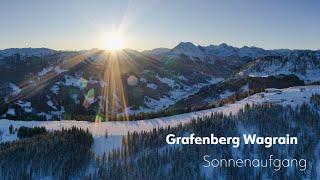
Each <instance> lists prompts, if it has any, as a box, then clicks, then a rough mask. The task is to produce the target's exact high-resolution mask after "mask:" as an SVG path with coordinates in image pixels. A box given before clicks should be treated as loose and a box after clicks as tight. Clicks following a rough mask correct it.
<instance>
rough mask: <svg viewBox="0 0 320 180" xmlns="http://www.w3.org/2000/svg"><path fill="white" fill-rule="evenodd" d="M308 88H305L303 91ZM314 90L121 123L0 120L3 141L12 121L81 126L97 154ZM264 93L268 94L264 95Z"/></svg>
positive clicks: (296, 101)
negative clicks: (139, 135) (133, 137)
mask: <svg viewBox="0 0 320 180" xmlns="http://www.w3.org/2000/svg"><path fill="white" fill-rule="evenodd" d="M302 88H305V90H304V91H301V89H302ZM314 93H320V86H303V87H292V88H287V89H282V90H281V93H280V94H279V93H276V92H270V93H266V92H263V93H258V94H255V95H252V96H249V97H247V98H245V99H243V100H241V101H237V102H235V103H234V104H226V105H224V106H222V107H219V108H212V109H207V110H202V111H197V112H191V113H185V114H179V115H175V116H170V117H163V118H155V119H149V120H139V121H117V122H100V123H92V122H86V121H74V120H67V121H11V120H6V119H3V120H0V121H1V123H0V130H1V131H2V132H3V133H4V137H3V138H2V142H4V141H11V140H14V139H16V135H10V134H9V132H8V127H9V125H10V124H12V125H13V126H14V127H15V128H19V127H20V126H27V127H33V126H45V127H46V128H47V129H48V130H60V129H61V128H70V127H72V126H77V127H79V128H83V129H87V128H88V130H89V131H90V132H91V133H92V135H93V137H94V140H95V141H94V151H95V153H97V154H102V153H103V152H105V151H106V152H109V151H110V150H112V149H113V148H115V147H121V137H122V136H124V135H126V134H127V133H128V132H134V131H137V132H140V131H148V130H152V129H153V128H158V127H167V126H169V125H170V126H172V127H174V126H176V125H179V124H180V123H187V122H190V120H191V119H192V118H197V117H203V116H206V115H210V114H211V113H214V112H223V113H225V114H229V113H233V114H234V113H237V112H238V111H239V110H240V109H242V108H243V107H244V106H245V105H246V104H250V105H251V104H263V103H266V102H268V103H276V104H282V105H291V106H293V107H295V106H296V105H301V104H302V103H303V102H309V98H310V97H311V95H312V94H314ZM261 94H264V96H262V95H261ZM106 130H108V135H109V137H108V138H107V139H106V138H105V137H104V136H105V132H106Z"/></svg>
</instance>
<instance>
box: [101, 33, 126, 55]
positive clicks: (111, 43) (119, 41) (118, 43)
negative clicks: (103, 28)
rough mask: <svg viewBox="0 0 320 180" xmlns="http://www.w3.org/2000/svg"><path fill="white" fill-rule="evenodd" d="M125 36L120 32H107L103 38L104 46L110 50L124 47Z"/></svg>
mask: <svg viewBox="0 0 320 180" xmlns="http://www.w3.org/2000/svg"><path fill="white" fill-rule="evenodd" d="M124 42H125V39H124V36H123V34H121V33H120V32H117V31H114V32H110V33H107V34H106V36H105V37H104V38H103V40H102V48H103V49H106V50H109V51H116V50H120V49H123V48H124Z"/></svg>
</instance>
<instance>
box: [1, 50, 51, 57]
mask: <svg viewBox="0 0 320 180" xmlns="http://www.w3.org/2000/svg"><path fill="white" fill-rule="evenodd" d="M55 52H56V51H55V50H52V49H48V48H10V49H4V50H0V59H1V58H2V57H8V56H12V55H15V54H19V55H20V56H22V57H30V56H38V57H41V56H47V55H51V54H54V53H55Z"/></svg>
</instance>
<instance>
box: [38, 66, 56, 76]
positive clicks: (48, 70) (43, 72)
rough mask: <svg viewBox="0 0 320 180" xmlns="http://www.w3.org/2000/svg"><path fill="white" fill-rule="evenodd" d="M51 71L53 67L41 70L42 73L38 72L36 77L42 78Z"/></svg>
mask: <svg viewBox="0 0 320 180" xmlns="http://www.w3.org/2000/svg"><path fill="white" fill-rule="evenodd" d="M52 70H53V67H47V68H43V69H42V71H40V72H38V76H44V75H46V74H47V73H48V72H50V71H52Z"/></svg>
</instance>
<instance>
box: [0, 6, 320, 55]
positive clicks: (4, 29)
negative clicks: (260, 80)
mask: <svg viewBox="0 0 320 180" xmlns="http://www.w3.org/2000/svg"><path fill="white" fill-rule="evenodd" d="M114 29H120V31H121V32H123V34H124V36H125V46H126V47H127V48H132V49H137V50H143V49H152V48H155V47H169V48H172V47H173V46H175V45H176V44H177V43H179V42H181V41H191V42H194V43H195V44H200V45H208V44H220V43H223V42H224V43H227V44H230V45H234V46H238V47H240V46H243V45H248V46H259V47H263V48H267V49H274V48H294V49H297V48H298V49H320V1H317V0H306V1H302V0H283V1H281V0H255V1H254V0H221V1H214V0H210V1H209V0H208V1H205V0H197V1H196V0H194V1H183V0H174V1H169V0H168V1H165V0H161V1H151V0H146V1H142V0H141V1H126V0H117V1H116V0H114V1H111V0H90V1H89V0H70V1H68V0H54V1H53V0H0V49H4V48H10V47H48V48H53V49H69V50H71V49H91V48H99V47H100V45H101V42H102V41H103V38H102V37H103V35H104V34H105V32H109V31H112V30H114Z"/></svg>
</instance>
